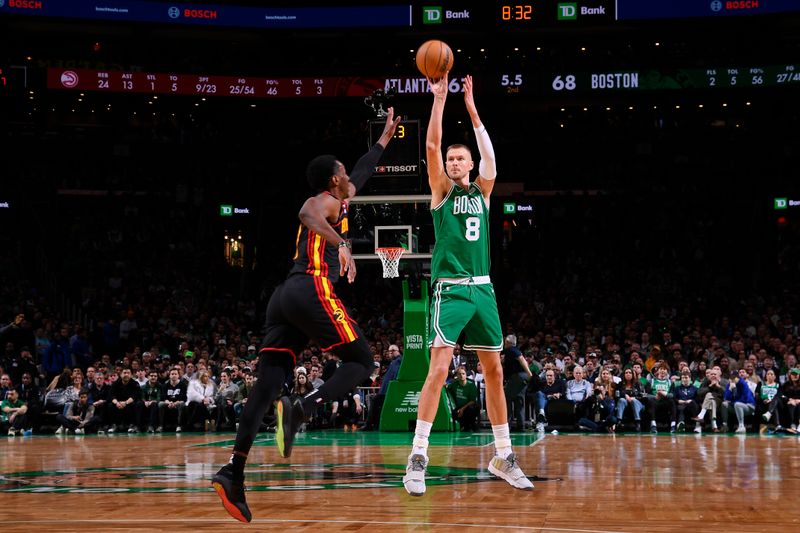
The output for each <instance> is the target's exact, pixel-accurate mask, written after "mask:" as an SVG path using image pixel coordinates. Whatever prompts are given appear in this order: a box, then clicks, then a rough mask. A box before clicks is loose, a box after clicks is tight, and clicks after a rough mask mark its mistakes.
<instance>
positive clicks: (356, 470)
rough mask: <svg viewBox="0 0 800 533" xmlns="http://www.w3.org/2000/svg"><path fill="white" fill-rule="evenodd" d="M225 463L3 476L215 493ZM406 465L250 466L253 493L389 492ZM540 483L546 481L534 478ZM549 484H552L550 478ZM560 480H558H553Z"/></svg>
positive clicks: (97, 488)
mask: <svg viewBox="0 0 800 533" xmlns="http://www.w3.org/2000/svg"><path fill="white" fill-rule="evenodd" d="M219 467H220V465H218V464H211V463H187V464H182V465H145V466H129V467H96V468H68V469H60V470H40V471H28V472H13V473H8V474H2V475H0V492H8V493H13V492H22V493H52V494H58V493H72V494H104V493H192V492H211V491H212V490H213V489H212V488H211V487H210V486H209V479H210V477H211V475H212V474H213V472H215V471H216V470H217V469H219ZM403 474H405V464H390V463H370V464H358V463H344V464H335V463H325V464H322V463H316V464H315V463H311V464H293V463H263V464H253V465H249V466H248V467H247V470H246V472H245V482H246V483H247V489H248V491H251V492H265V491H298V490H336V489H364V488H370V489H374V488H388V489H400V488H402V486H403ZM534 480H535V481H544V480H543V479H541V478H534ZM426 481H427V484H428V486H437V485H461V484H465V483H478V482H484V481H499V480H498V479H496V478H494V477H493V476H492V475H491V474H489V473H488V472H487V471H486V470H485V469H484V468H483V467H482V465H475V468H465V467H450V466H443V465H430V466H429V467H428V472H427V476H426ZM548 481H549V480H548ZM553 481H557V479H553Z"/></svg>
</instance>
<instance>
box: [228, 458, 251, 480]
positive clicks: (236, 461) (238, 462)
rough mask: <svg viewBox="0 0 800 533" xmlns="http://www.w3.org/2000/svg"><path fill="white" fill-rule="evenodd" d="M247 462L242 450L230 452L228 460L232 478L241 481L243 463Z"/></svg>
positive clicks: (242, 477)
mask: <svg viewBox="0 0 800 533" xmlns="http://www.w3.org/2000/svg"><path fill="white" fill-rule="evenodd" d="M246 462H247V454H245V453H242V452H237V451H234V452H233V453H232V454H231V458H230V460H229V461H228V464H230V465H231V466H232V467H233V479H234V480H236V481H241V480H243V479H244V465H245V463H246Z"/></svg>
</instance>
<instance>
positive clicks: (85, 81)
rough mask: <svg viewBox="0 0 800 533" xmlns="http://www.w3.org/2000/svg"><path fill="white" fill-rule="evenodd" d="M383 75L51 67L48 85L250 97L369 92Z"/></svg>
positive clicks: (359, 93) (328, 95)
mask: <svg viewBox="0 0 800 533" xmlns="http://www.w3.org/2000/svg"><path fill="white" fill-rule="evenodd" d="M383 87H384V82H383V80H381V79H379V78H360V77H335V78H331V77H299V76H297V77H291V78H262V77H251V76H215V75H195V74H177V73H163V72H126V71H121V70H90V69H59V68H50V69H48V70H47V88H48V89H67V90H78V91H101V92H122V93H146V94H179V95H199V96H236V97H250V98H297V97H332V96H361V97H364V96H368V95H370V94H372V91H374V90H375V89H378V88H383Z"/></svg>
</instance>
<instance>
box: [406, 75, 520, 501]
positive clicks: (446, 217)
mask: <svg viewBox="0 0 800 533" xmlns="http://www.w3.org/2000/svg"><path fill="white" fill-rule="evenodd" d="M429 82H430V80H429ZM447 84H448V81H447V76H446V75H445V77H444V78H443V79H441V80H439V81H437V82H436V83H433V82H430V85H431V92H433V110H432V111H431V119H430V123H429V124H428V134H427V142H426V152H427V156H428V183H429V184H430V187H431V213H432V215H433V225H434V231H435V233H436V246H435V248H434V250H433V259H432V261H431V280H432V282H433V300H432V302H431V321H430V327H431V331H430V339H431V341H430V343H431V365H430V370H429V371H428V377H427V378H426V379H425V385H423V387H422V392H421V393H420V396H419V406H418V410H417V426H416V432H415V434H414V442H413V447H412V450H411V455H410V456H409V458H408V466H407V467H406V475H405V476H404V477H403V485H404V486H405V488H406V491H407V492H408V493H409V494H411V495H412V496H422V495H423V494H424V493H425V470H426V468H427V465H428V436H429V435H430V431H431V426H432V424H433V420H434V418H436V410H437V407H438V406H439V397H440V395H441V391H442V387H443V386H444V382H445V378H446V377H447V372H448V369H449V367H450V362H451V361H452V358H453V347H454V346H455V344H456V341H457V339H458V337H459V335H460V334H461V332H462V331H463V332H464V334H465V339H466V340H465V342H464V348H467V349H473V350H476V351H477V352H478V359H479V360H480V362H481V365H482V366H483V373H484V378H485V380H486V407H487V410H488V411H489V420H490V421H491V423H492V432H493V433H494V438H495V448H496V450H497V455H496V456H495V457H494V458H493V459H492V460H491V462H490V463H489V471H490V472H491V473H492V474H494V475H496V476H498V477H501V478H503V479H505V480H506V481H507V482H508V483H510V484H511V485H512V486H513V487H515V488H518V489H523V490H532V489H533V484H532V483H531V482H530V480H529V479H528V478H527V477H526V476H525V474H524V473H523V472H522V470H521V469H520V467H519V465H518V463H517V460H516V456H515V455H514V453H513V452H512V450H511V438H510V435H509V429H508V415H507V411H506V400H505V395H504V393H503V370H502V366H501V365H500V350H501V349H502V348H503V333H502V330H501V328H500V317H499V314H498V312H497V301H496V300H495V295H494V289H493V287H492V282H491V280H490V278H489V196H490V195H491V193H492V188H493V187H494V179H495V175H496V167H495V160H494V149H493V148H492V142H491V140H490V139H489V135H488V133H486V128H484V126H483V124H482V123H481V119H480V117H479V116H478V110H477V109H476V107H475V101H474V98H473V94H472V77H471V76H467V77H466V78H465V80H464V103H465V104H466V107H467V112H468V113H469V116H470V119H471V120H472V127H473V128H474V129H475V137H476V141H477V144H478V150H479V151H480V156H481V160H480V164H479V166H478V169H479V173H478V177H477V178H476V179H475V181H474V182H472V183H470V181H469V173H470V170H472V169H473V167H474V166H475V163H474V162H473V161H472V154H471V153H470V150H469V148H467V147H466V146H464V145H462V144H454V145H452V146H449V147H448V148H447V152H446V161H442V115H443V113H444V104H445V100H446V99H447V92H448V90H447Z"/></svg>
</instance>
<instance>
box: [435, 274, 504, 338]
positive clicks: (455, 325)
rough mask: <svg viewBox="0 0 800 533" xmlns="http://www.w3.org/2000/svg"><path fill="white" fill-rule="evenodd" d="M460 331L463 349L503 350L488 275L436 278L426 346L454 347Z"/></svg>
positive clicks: (498, 316) (495, 303)
mask: <svg viewBox="0 0 800 533" xmlns="http://www.w3.org/2000/svg"><path fill="white" fill-rule="evenodd" d="M462 331H463V332H464V336H465V340H464V348H466V349H470V350H491V351H500V350H502V349H503V330H502V329H501V328H500V315H499V313H498V312H497V300H496V298H495V295H494V287H493V286H492V283H491V281H489V276H478V277H475V278H466V279H463V280H449V279H445V280H444V281H443V280H441V279H439V280H437V281H436V283H434V285H433V300H432V301H431V324H430V335H429V337H428V339H430V340H429V341H428V343H429V345H431V346H455V344H456V341H457V340H458V337H459V335H460V334H461V332H462Z"/></svg>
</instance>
